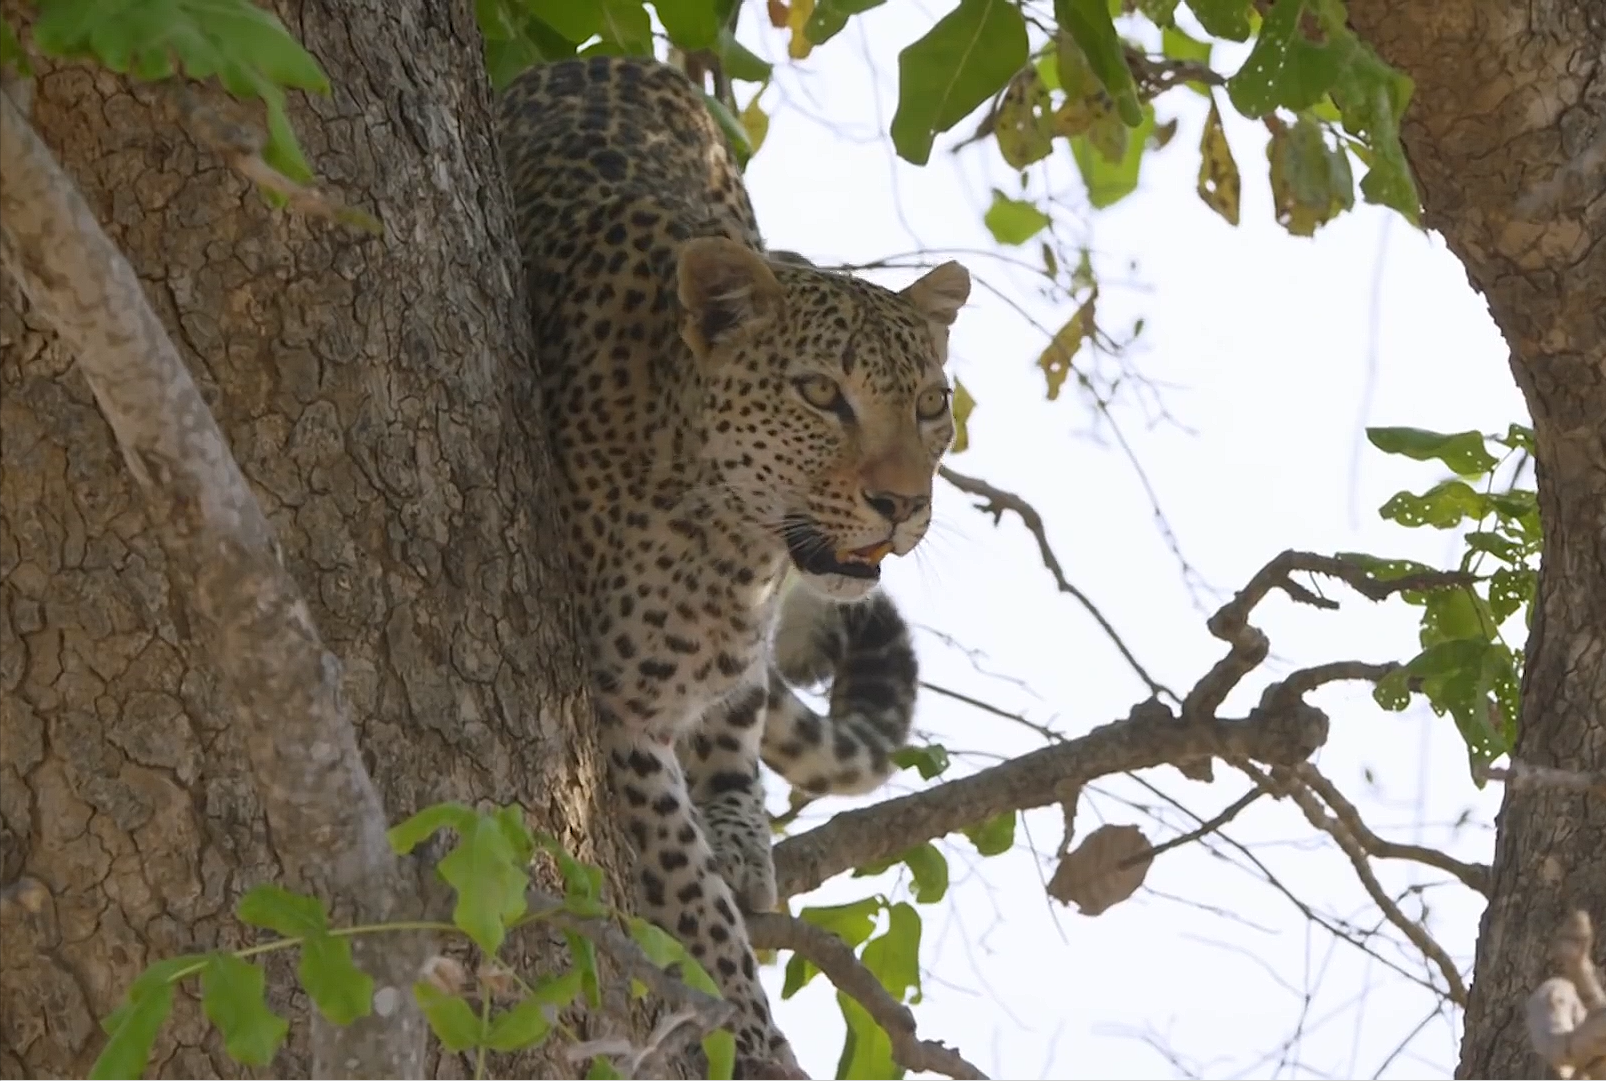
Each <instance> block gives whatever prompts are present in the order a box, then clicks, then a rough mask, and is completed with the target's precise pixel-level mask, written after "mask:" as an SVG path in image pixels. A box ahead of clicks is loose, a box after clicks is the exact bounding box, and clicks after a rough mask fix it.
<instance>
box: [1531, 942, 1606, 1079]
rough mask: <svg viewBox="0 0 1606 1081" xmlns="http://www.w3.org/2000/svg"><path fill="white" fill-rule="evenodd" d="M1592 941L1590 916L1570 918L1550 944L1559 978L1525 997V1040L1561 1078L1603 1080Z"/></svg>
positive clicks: (1604, 1038) (1600, 1001) (1604, 1003)
mask: <svg viewBox="0 0 1606 1081" xmlns="http://www.w3.org/2000/svg"><path fill="white" fill-rule="evenodd" d="M1594 941H1595V934H1594V929H1593V927H1592V926H1591V924H1590V920H1589V914H1588V913H1587V912H1584V911H1582V910H1579V911H1576V912H1573V913H1572V914H1571V915H1569V916H1568V917H1567V918H1566V919H1565V920H1563V921H1562V925H1561V927H1560V929H1559V930H1558V931H1557V932H1556V939H1555V941H1554V942H1553V943H1552V945H1551V963H1552V965H1553V966H1554V967H1555V970H1556V971H1557V973H1558V975H1556V976H1553V977H1551V978H1550V979H1548V980H1546V981H1545V982H1544V983H1542V984H1540V985H1539V986H1538V987H1537V988H1536V989H1535V990H1534V993H1533V994H1532V995H1530V996H1528V1005H1527V1021H1528V1039H1529V1041H1530V1042H1531V1043H1532V1044H1533V1048H1534V1050H1535V1051H1537V1052H1539V1055H1540V1057H1541V1058H1543V1059H1544V1060H1545V1061H1546V1062H1548V1063H1549V1064H1550V1066H1551V1068H1552V1069H1554V1070H1555V1071H1556V1073H1557V1074H1558V1075H1560V1076H1561V1077H1563V1078H1572V1077H1578V1078H1606V991H1603V990H1602V988H1601V978H1602V977H1601V972H1600V969H1598V968H1596V967H1595V962H1594V960H1593V958H1592V950H1593V947H1594Z"/></svg>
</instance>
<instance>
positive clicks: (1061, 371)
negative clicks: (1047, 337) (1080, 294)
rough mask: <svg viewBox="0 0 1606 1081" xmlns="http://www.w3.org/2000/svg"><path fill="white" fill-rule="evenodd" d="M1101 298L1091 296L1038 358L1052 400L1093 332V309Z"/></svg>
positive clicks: (1058, 392) (1049, 397)
mask: <svg viewBox="0 0 1606 1081" xmlns="http://www.w3.org/2000/svg"><path fill="white" fill-rule="evenodd" d="M1097 299H1098V297H1097V295H1096V294H1095V295H1094V296H1090V297H1088V298H1087V300H1086V301H1085V302H1084V303H1083V304H1082V306H1081V307H1079V308H1077V309H1076V312H1075V313H1074V314H1073V315H1072V316H1071V317H1070V319H1068V320H1066V322H1065V325H1064V326H1063V327H1061V328H1060V329H1059V330H1058V331H1057V332H1056V333H1055V335H1054V338H1053V340H1052V341H1050V342H1049V343H1048V348H1046V349H1044V350H1043V352H1042V354H1041V355H1040V356H1038V358H1037V366H1038V367H1039V368H1041V369H1043V377H1044V379H1045V380H1047V383H1048V400H1049V401H1051V402H1052V401H1054V400H1055V399H1056V398H1058V397H1059V396H1060V388H1061V387H1062V386H1064V385H1065V380H1066V378H1067V377H1068V376H1069V375H1070V374H1071V365H1072V362H1073V361H1075V359H1076V354H1077V351H1078V350H1080V349H1081V348H1082V343H1083V342H1085V341H1086V340H1087V338H1088V335H1090V334H1092V333H1093V311H1094V303H1095V302H1096V301H1097Z"/></svg>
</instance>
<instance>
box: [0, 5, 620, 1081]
mask: <svg viewBox="0 0 1606 1081" xmlns="http://www.w3.org/2000/svg"><path fill="white" fill-rule="evenodd" d="M281 14H282V15H283V17H284V19H285V22H286V24H287V25H288V26H289V27H291V28H292V31H293V32H294V33H295V35H296V36H297V37H298V38H299V39H300V40H301V41H302V42H303V44H305V45H306V47H307V48H308V49H309V50H310V51H311V52H312V53H313V54H314V55H315V56H316V57H318V59H319V60H320V61H321V62H322V64H323V66H324V68H325V70H326V71H327V72H328V74H329V77H330V81H331V83H332V85H333V94H332V96H331V97H329V98H310V99H308V100H306V101H305V102H302V103H300V107H298V108H295V109H294V118H295V122H296V128H297V131H298V133H299V134H300V136H301V138H302V141H303V145H304V147H305V149H306V152H307V156H308V159H309V160H310V161H311V162H312V164H313V167H314V168H315V169H316V170H317V171H318V173H319V175H320V177H321V178H322V179H324V180H326V181H327V182H329V183H330V184H331V185H333V186H334V187H335V188H337V189H338V190H339V192H340V193H341V194H342V195H343V197H344V198H345V199H346V200H347V201H348V202H350V203H352V204H354V205H355V206H358V207H361V208H362V209H364V210H367V211H369V212H371V213H374V214H377V215H378V216H379V217H380V218H381V219H382V220H383V221H384V224H385V235H384V238H383V239H382V240H381V239H376V238H373V237H369V236H366V235H365V234H362V233H359V232H355V231H352V230H349V229H346V228H343V227H339V226H333V225H330V224H328V223H326V222H323V221H318V220H309V219H307V218H304V217H299V216H296V215H293V214H290V213H287V212H283V211H275V210H272V209H270V208H269V207H268V206H267V205H266V204H265V203H264V201H263V199H262V198H261V197H260V196H259V195H258V194H257V193H256V192H255V191H254V190H253V189H252V187H251V185H250V184H248V183H247V182H245V181H244V180H242V179H241V178H240V177H238V176H237V175H235V174H233V173H232V172H231V171H230V170H229V169H228V168H227V167H226V165H225V164H224V163H223V162H221V161H220V160H219V158H218V157H217V156H216V155H215V154H213V153H212V152H211V151H209V150H207V149H204V148H202V147H199V146H197V145H196V143H195V142H193V141H192V139H191V137H190V135H189V133H188V132H187V131H186V130H185V128H184V127H183V126H182V123H181V121H179V120H178V119H177V117H176V115H175V112H176V111H175V110H174V109H173V108H172V107H171V104H170V101H171V99H170V98H169V97H168V96H167V95H166V94H165V93H164V92H161V91H157V90H153V89H151V88H149V87H138V86H132V85H131V84H130V83H128V82H127V81H126V80H124V79H122V78H119V77H116V76H113V75H111V74H108V73H107V72H105V71H104V70H100V69H97V68H93V67H90V66H72V65H64V66H61V67H57V68H53V69H52V68H48V67H47V68H45V69H43V70H41V71H40V73H39V78H38V80H37V85H36V87H35V91H34V106H33V121H34V124H35V126H36V128H37V129H38V130H39V132H40V133H41V135H43V136H44V138H45V139H46V140H47V141H48V142H49V143H50V145H51V146H52V148H53V149H54V150H55V152H56V153H57V155H58V156H59V157H60V159H61V160H62V163H63V165H64V167H65V168H66V170H67V171H68V173H69V174H70V175H72V176H73V177H74V178H75V179H76V180H77V182H78V184H79V185H80V186H81V188H82V190H83V193H84V195H85V197H86V198H87V199H88V200H89V202H90V204H91V206H93V207H94V208H95V209H96V211H97V213H98V215H99V217H100V219H101V221H102V222H103V224H104V225H105V227H106V229H107V231H108V233H109V234H110V236H111V238H112V239H113V240H114V241H115V242H116V243H118V244H119V245H120V246H121V247H122V249H123V250H124V251H125V252H126V253H127V255H128V257H129V259H130V261H131V262H132V263H133V265H134V267H135V269H136V270H137V271H138V273H139V274H140V277H141V279H142V280H143V281H144V282H145V284H146V291H147V293H148V295H149V298H150V300H151V302H152V304H153V305H154V306H155V307H156V309H157V311H158V312H160V313H161V315H162V317H163V320H164V322H165V323H166V325H167V327H168V330H169V332H170V334H171V335H172V337H173V338H174V340H175V342H176V343H177V344H178V345H179V347H180V349H181V350H182V351H183V352H184V355H185V360H186V362H187V363H188V364H189V366H190V368H191V371H192V373H193V374H194V377H195V379H196V381H197V383H199V384H200V386H201V388H202V391H203V393H204V394H206V396H207V398H208V400H209V401H210V402H211V404H212V407H213V410H214V412H215V413H216V415H217V418H218V421H219V423H220V425H221V426H222V428H223V430H224V432H225V433H226V435H227V436H228V438H229V441H230V443H231V445H232V446H233V449H234V453H235V455H236V457H237V458H238V460H239V462H240V465H241V467H242V469H243V470H244V473H245V475H246V477H247V478H248V479H249V481H250V482H251V485H252V488H253V490H254V491H255V493H256V496H257V498H258V499H259V500H260V502H261V503H262V506H263V509H264V511H265V512H266V514H267V516H268V518H269V520H270V521H271V523H272V525H273V527H274V529H275V531H276V533H277V535H278V539H279V542H280V544H281V545H282V546H283V550H284V560H285V563H286V566H287V567H288V568H289V569H290V571H291V573H292V574H293V575H294V576H295V578H296V579H297V581H298V582H299V583H300V585H301V588H302V590H303V592H304V593H305V595H306V597H307V600H308V603H309V604H310V606H311V608H312V611H313V617H314V620H315V622H316V624H317V626H318V627H319V629H320V630H321V632H322V634H323V638H324V641H325V643H326V644H327V646H328V647H329V648H330V649H331V650H332V651H333V652H334V653H335V654H336V655H337V656H339V657H340V658H341V659H342V661H343V662H344V664H345V683H344V686H345V690H346V693H347V694H348V695H349V699H350V707H351V715H352V717H353V719H354V722H355V723H356V724H357V726H358V729H359V740H360V743H361V746H362V749H363V756H364V759H365V761H366V763H367V766H368V768H369V770H370V772H371V773H372V774H373V777H374V779H375V782H376V784H377V786H378V788H379V790H380V792H381V794H382V797H383V799H384V802H385V806H386V808H387V810H388V812H389V814H390V817H391V818H392V820H396V819H400V818H401V817H403V816H405V815H407V814H409V813H411V812H412V811H413V810H415V809H417V808H419V807H421V806H424V805H427V804H430V803H435V802H437V801H441V800H447V799H455V800H461V801H464V802H468V803H474V802H476V801H482V800H489V801H494V802H497V803H512V802H517V803H521V804H523V805H524V806H525V807H526V808H528V809H529V811H530V812H531V816H532V824H533V825H535V826H536V827H538V828H542V829H546V830H548V831H550V832H552V833H554V834H556V835H557V836H558V837H559V839H560V840H562V841H563V842H564V843H565V844H566V845H568V846H569V847H570V849H571V850H573V851H576V853H577V854H578V855H580V856H581V857H582V858H584V859H588V860H590V861H593V862H596V863H599V864H601V865H602V866H603V867H604V868H605V869H607V870H608V871H609V872H610V874H611V875H612V876H613V880H614V887H615V888H614V896H616V897H617V896H623V894H622V893H621V892H620V891H619V890H618V888H617V887H618V883H619V882H621V881H623V879H622V878H620V877H619V875H618V871H619V869H620V867H621V866H622V860H621V851H622V849H621V847H620V843H619V838H618V836H617V834H616V832H615V830H614V829H613V827H612V825H611V823H610V822H609V820H608V817H607V815H606V814H605V813H604V812H603V808H604V806H605V803H604V802H603V800H602V798H601V785H602V783H603V770H602V765H601V763H600V762H599V761H598V760H597V758H596V755H595V750H594V744H593V739H592V731H591V724H590V704H589V700H588V699H587V697H586V694H585V691H584V682H583V669H582V666H581V664H580V660H579V657H578V654H577V651H576V647H575V644H574V643H575V635H574V634H573V616H572V612H571V610H570V607H569V605H568V602H567V587H566V579H565V567H564V565H563V563H562V559H561V555H560V553H559V551H558V549H557V548H556V546H554V545H552V544H550V543H547V541H546V539H545V538H546V537H547V536H548V535H549V534H550V530H551V517H550V514H549V513H548V511H547V508H548V507H549V506H550V500H549V499H548V497H547V492H548V476H549V469H550V467H549V463H548V459H547V456H546V451H545V444H544V435H543V433H542V432H541V431H539V430H536V429H532V428H531V427H530V426H529V421H530V418H533V417H536V416H538V415H539V410H538V409H537V408H536V406H535V403H534V402H533V400H532V399H533V394H534V390H533V387H534V380H533V372H532V370H531V367H530V364H531V359H530V358H531V357H532V356H533V353H532V350H531V347H530V346H531V341H530V334H529V331H528V325H527V324H528V319H527V314H526V311H527V309H526V305H525V301H524V298H523V296H522V290H523V274H522V271H521V269H520V264H519V261H518V258H517V253H516V252H515V250H514V248H513V244H512V238H513V236H514V230H513V228H512V223H511V220H510V216H509V210H508V200H507V196H506V192H505V190H504V185H503V182H502V177H501V170H500V166H499V165H498V163H497V158H496V153H495V148H494V146H493V143H492V134H491V114H490V108H489V105H490V101H489V89H488V87H487V85H486V81H485V77H484V68H483V62H482V60H481V55H480V47H481V43H480V37H479V32H478V30H477V29H476V27H475V25H474V22H473V13H472V9H471V7H470V6H469V5H464V4H459V3H447V4H436V5H430V6H427V8H426V6H424V5H392V4H385V3H379V2H375V0H368V2H365V3H353V2H351V0H312V2H308V3H305V4H301V5H294V6H292V5H289V4H285V5H282V6H281ZM13 25H15V23H13ZM0 388H3V391H4V400H3V403H0V431H3V433H4V441H3V447H0V508H3V511H4V514H3V518H0V583H3V586H0V616H3V618H0V887H3V890H4V892H3V894H0V933H3V941H0V957H3V958H4V965H3V968H0V1074H3V1075H4V1076H8V1077H20V1076H52V1075H54V1076H77V1077H82V1076H84V1075H85V1071H86V1070H87V1069H88V1068H89V1064H90V1062H91V1061H92V1060H93V1058H94V1056H95V1055H96V1054H97V1053H98V1052H99V1050H100V1048H101V1046H102V1043H103V1037H102V1036H101V1035H100V1030H99V1028H98V1025H97V1021H98V1019H99V1018H101V1017H104V1016H105V1015H106V1014H107V1013H109V1012H110V1011H111V1010H112V1008H113V1007H114V1006H115V1005H116V1003H117V1001H118V999H119V997H120V996H121V994H122V992H123V991H124V990H125V989H126V987H127V986H128V984H129V982H130V981H131V980H132V979H133V977H134V976H135V975H136V974H137V973H138V971H139V970H140V969H141V968H142V967H143V966H144V965H145V964H146V963H147V962H149V961H152V960H155V959H158V958H160V957H164V956H169V955H172V954H175V953H180V952H187V951H191V950H196V949H206V948H210V947H214V946H223V947H231V946H235V945H238V944H241V943H242V942H243V941H245V937H244V933H243V931H242V928H241V927H240V925H239V924H238V923H237V922H236V921H235V920H234V918H233V916H232V907H233V904H234V902H235V900H236V899H237V898H238V896H239V895H240V894H241V893H242V892H243V891H244V890H246V889H248V888H250V887H251V886H253V885H256V884H257V883H259V882H263V881H267V880H271V879H274V878H275V876H276V873H277V869H278V862H279V860H278V856H277V855H276V852H275V845H274V839H273V837H271V836H270V835H269V834H268V832H267V830H266V828H265V822H264V819H263V814H262V808H261V804H260V801H259V799H258V795H257V793H256V791H255V790H254V784H253V780H252V776H251V772H250V769H249V767H248V764H247V762H246V759H245V755H244V749H243V746H242V742H241V739H240V735H239V733H238V732H237V731H235V730H234V729H233V728H231V725H230V718H229V705H228V702H227V701H226V700H225V699H224V698H223V696H222V695H221V694H220V693H219V691H218V690H217V688H216V685H215V681H214V679H213V677H212V675H211V671H210V668H209V664H208V653H207V651H208V643H207V642H205V641H196V640H194V638H193V637H192V634H191V630H190V628H189V627H188V626H187V619H186V607H185V600H184V598H183V596H182V595H181V594H179V593H178V592H177V590H176V588H175V585H174V583H173V582H172V581H170V578H169V576H168V574H167V572H166V571H165V569H164V559H163V554H162V551H161V549H160V548H159V547H158V545H157V543H156V541H155V539H154V537H153V536H152V533H151V530H150V528H149V526H148V524H147V522H146V520H145V518H144V515H143V512H142V508H141V504H140V501H139V498H138V496H137V493H136V492H135V489H134V487H133V485H132V484H131V483H130V481H129V478H128V474H127V468H126V466H125V464H124V462H123V460H122V458H121V456H120V454H119V453H118V451H117V449H116V444H115V442H114V440H113V438H112V435H111V432H110V430H109V429H108V427H107V425H106V424H105V422H104V420H103V419H102V417H101V415H100V413H99V412H98V410H97V408H96V406H95V403H94V401H93V399H92V397H91V395H90V392H89V390H88V388H87V386H86V385H85V383H84V381H83V379H82V377H81V376H80V375H79V374H78V373H77V372H76V371H75V370H74V361H73V357H72V356H71V355H70V354H69V353H68V351H67V350H66V349H64V348H63V347H62V345H61V344H60V343H59V342H58V341H57V340H56V339H55V338H54V336H53V335H52V334H51V333H50V332H48V331H47V330H44V329H43V328H42V326H41V324H40V322H39V320H38V319H37V317H34V316H32V315H31V313H30V311H29V310H28V307H27V304H26V302H25V301H24V300H23V298H22V297H21V295H20V293H19V292H18V290H17V288H16V285H15V283H14V282H12V281H11V280H10V279H9V278H7V279H6V280H5V281H4V283H3V286H0ZM527 946H528V952H529V954H530V955H531V956H532V957H537V958H539V957H540V956H541V955H542V953H543V952H547V944H546V943H545V941H541V942H532V943H528V944H527ZM547 955H548V957H549V958H550V953H549V952H548V954H547ZM532 964H534V965H539V964H540V962H539V961H534V962H532ZM288 971H289V966H288V965H287V964H279V965H276V967H275V968H274V972H275V976H276V981H275V987H274V990H273V992H272V993H271V996H270V1001H273V1002H275V1004H276V1005H277V1006H279V1007H280V1008H281V1009H282V1008H285V1007H287V1006H289V1007H291V1008H294V1009H297V1010H300V1009H301V1008H302V1004H301V1003H300V998H301V996H300V995H299V994H298V993H297V994H292V993H291V991H290V985H289V982H288V980H287V979H286V977H287V974H288ZM610 1007H611V1012H610V1013H609V1014H605V1015H604V1016H605V1017H610V1018H611V1021H605V1024H607V1023H616V1024H621V1025H622V1024H625V1023H626V1021H625V1020H624V1018H623V1017H622V1016H621V1013H620V1011H621V1010H622V1007H621V1006H620V1003H619V1001H618V1000H617V999H616V1000H614V1001H612V1002H610ZM293 1031H295V1032H301V1033H304V1032H305V1028H304V1026H299V1025H298V1026H296V1028H295V1029H293ZM615 1034H618V1033H615ZM523 1068H525V1069H528V1070H530V1071H534V1072H525V1073H522V1074H521V1076H543V1075H544V1076H563V1075H564V1074H565V1073H572V1072H573V1067H572V1066H571V1065H569V1064H567V1063H565V1064H562V1065H559V1064H558V1062H557V1061H556V1060H548V1061H546V1063H545V1064H544V1065H543V1064H541V1063H540V1062H532V1063H530V1064H528V1065H527V1066H525V1067H523ZM308 1069H309V1067H308V1060H307V1059H306V1057H305V1043H304V1040H302V1041H293V1042H292V1045H291V1046H290V1047H289V1048H288V1049H287V1050H286V1051H284V1052H283V1053H282V1054H281V1056H280V1058H279V1059H278V1061H277V1062H276V1063H275V1067H274V1074H275V1075H276V1076H298V1075H299V1076H307V1075H308ZM440 1069H441V1070H442V1071H443V1072H444V1073H446V1074H448V1075H450V1074H451V1073H453V1072H455V1071H457V1070H459V1069H461V1066H460V1065H458V1064H456V1063H454V1062H450V1061H448V1062H444V1063H442V1064H441V1067H440ZM152 1072H153V1073H156V1074H160V1075H164V1076H186V1077H206V1076H214V1075H223V1076H228V1075H233V1074H238V1073H239V1068H238V1067H236V1066H234V1065H233V1064H232V1063H231V1062H230V1061H229V1060H228V1059H227V1058H226V1057H225V1056H224V1054H223V1052H222V1048H221V1044H220V1043H219V1041H217V1040H216V1038H215V1037H211V1036H208V1035H207V1025H206V1022H205V1020H204V1018H203V1017H202V1015H201V1012H200V1010H199V1008H198V1004H197V1002H196V1001H195V1000H194V997H193V996H186V995H184V994H183V993H181V995H180V1004H179V1007H178V1009H177V1010H176V1012H175V1014H174V1017H173V1020H172V1021H171V1022H170V1024H169V1025H168V1027H167V1028H166V1029H165V1030H164V1034H163V1036H162V1037H161V1038H160V1039H159V1041H158V1043H157V1047H156V1052H155V1060H154V1062H153V1066H152Z"/></svg>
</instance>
